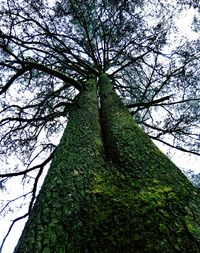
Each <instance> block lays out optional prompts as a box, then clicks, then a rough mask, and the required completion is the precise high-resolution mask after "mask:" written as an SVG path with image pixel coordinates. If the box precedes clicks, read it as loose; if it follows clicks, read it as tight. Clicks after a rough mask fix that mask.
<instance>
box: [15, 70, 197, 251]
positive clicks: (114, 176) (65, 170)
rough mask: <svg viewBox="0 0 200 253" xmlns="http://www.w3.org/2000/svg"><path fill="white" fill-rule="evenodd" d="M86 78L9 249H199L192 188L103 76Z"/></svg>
mask: <svg viewBox="0 0 200 253" xmlns="http://www.w3.org/2000/svg"><path fill="white" fill-rule="evenodd" d="M98 87H99V90H100V91H99V92H100V118H99V101H98V99H97V98H98V96H97V90H96V82H95V81H94V80H89V81H88V82H87V84H86V88H85V90H83V91H81V93H80V94H79V95H78V96H77V97H76V98H75V103H76V108H75V109H74V110H73V111H72V112H71V113H70V115H69V122H68V125H67V127H66V130H65V132H64V134H63V137H62V139H61V142H60V144H59V146H58V148H57V151H56V153H55V157H54V158H53V161H52V164H51V166H50V169H49V172H48V174H47V177H46V179H45V181H44V184H43V186H42V189H41V191H40V193H39V196H38V198H37V200H36V203H35V205H34V208H33V210H32V212H31V215H30V218H29V220H28V222H27V224H26V226H25V229H24V231H23V233H22V236H21V238H20V240H19V243H18V245H17V247H16V249H15V253H33V252H34V253H122V252H123V253H132V252H134V253H160V252H164V253H174V252H182V253H186V252H187V253H188V252H194V253H197V252H200V250H199V249H200V225H199V221H200V204H199V203H200V201H199V192H198V191H197V190H196V189H195V188H194V187H193V186H192V185H191V184H190V182H189V181H188V180H187V178H186V177H185V176H184V175H183V174H182V173H181V172H180V170H179V169H178V168H177V167H176V166H175V165H174V164H173V163H172V162H171V161H170V160H169V159H168V158H167V157H166V156H165V155H164V154H163V153H162V152H161V151H160V150H159V149H158V148H157V147H156V146H155V145H154V144H153V142H152V141H151V140H150V138H149V137H148V136H147V135H146V134H145V133H144V131H143V130H142V129H141V128H140V127H139V126H138V125H137V124H136V123H135V122H134V121H133V119H132V116H131V115H130V113H129V111H128V109H127V108H126V107H125V106H124V105H123V103H122V102H121V100H120V98H119V97H118V96H117V94H116V93H115V92H114V90H113V87H112V83H111V82H110V80H109V79H108V77H107V76H106V75H105V74H102V75H101V76H100V78H99V83H98Z"/></svg>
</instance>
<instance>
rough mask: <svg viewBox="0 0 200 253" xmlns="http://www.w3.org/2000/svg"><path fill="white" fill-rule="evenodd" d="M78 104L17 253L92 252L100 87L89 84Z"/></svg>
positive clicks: (99, 152) (98, 163)
mask: <svg viewBox="0 0 200 253" xmlns="http://www.w3.org/2000/svg"><path fill="white" fill-rule="evenodd" d="M74 102H75V104H76V108H75V109H74V110H73V111H72V112H71V114H70V115H69V122H68V124H67V127H66V130H65V132H64V134H63V137H62V139H61V141H60V144H59V146H58V148H57V151H56V153H55V157H54V158H53V161H52V164H51V166H50V169H49V171H48V174H47V176H46V179H45V181H44V183H43V186H42V189H41V191H40V193H39V196H38V198H37V200H36V203H35V205H34V208H33V210H32V212H31V215H30V217H29V219H28V221H27V224H26V226H25V229H24V231H23V233H22V236H21V238H20V240H19V242H18V245H17V247H16V248H15V253H65V252H69V253H73V252H87V251H86V250H84V249H85V247H86V239H87V240H88V241H90V239H89V238H88V236H90V233H89V231H86V230H85V229H86V228H87V226H86V225H87V224H86V222H87V220H88V218H87V216H88V214H87V212H88V210H89V205H90V201H91V199H90V195H91V193H90V192H89V191H88V189H89V185H90V181H91V177H92V175H93V173H94V170H96V169H98V167H101V166H102V151H103V145H102V141H101V135H100V126H99V108H98V100H97V90H96V82H95V81H94V80H89V81H88V82H87V86H86V89H85V90H84V91H82V92H81V93H80V94H79V95H78V96H77V97H76V98H75V101H74Z"/></svg>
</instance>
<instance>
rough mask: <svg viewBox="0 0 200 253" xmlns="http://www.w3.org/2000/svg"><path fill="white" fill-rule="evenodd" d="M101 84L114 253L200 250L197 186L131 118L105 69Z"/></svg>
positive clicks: (199, 213) (199, 206)
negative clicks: (115, 228)
mask: <svg viewBox="0 0 200 253" xmlns="http://www.w3.org/2000/svg"><path fill="white" fill-rule="evenodd" d="M99 87H100V95H101V122H102V136H103V140H104V149H105V151H106V158H107V160H108V161H109V162H110V163H112V164H113V166H114V167H116V171H117V172H116V173H115V174H116V175H117V174H118V177H117V178H116V175H115V177H114V181H115V185H116V188H115V190H114V191H115V192H116V194H114V191H113V196H112V197H111V199H112V201H113V203H114V201H115V203H116V204H114V205H113V206H111V200H108V203H109V202H110V204H108V208H109V209H112V210H113V211H111V212H112V214H113V216H114V214H115V213H117V211H116V210H117V208H118V209H119V208H120V209H119V210H121V214H120V211H118V213H117V215H116V218H115V219H116V220H117V221H118V222H119V224H118V229H119V230H121V236H120V237H119V238H118V240H119V242H120V243H121V245H120V243H119V244H118V247H119V248H118V251H117V252H135V253H136V252H138V253H142V252H147V253H149V252H152V253H153V252H154V253H155V252H165V253H167V252H169V253H172V252H200V204H199V203H200V201H199V191H198V190H197V189H196V188H194V187H193V186H192V185H191V183H190V182H189V181H188V179H187V178H186V177H185V176H184V175H183V174H182V172H181V171H180V170H179V169H178V168H177V167H176V166H175V165H174V164H173V163H172V162H171V161H170V160H169V159H168V158H167V157H166V156H165V155H164V154H163V153H162V152H161V151H160V150H159V149H158V148H157V147H156V146H155V145H154V143H153V142H152V141H151V140H150V138H149V137H148V135H147V134H145V133H144V131H143V130H142V129H141V128H140V127H139V126H138V125H137V124H136V123H135V122H134V121H133V119H132V117H131V115H130V113H129V111H128V109H127V108H126V107H125V106H124V104H123V103H122V101H121V100H120V99H119V97H118V96H117V94H116V93H115V92H114V90H113V87H112V83H111V82H110V80H109V79H108V77H107V76H106V75H105V74H103V75H102V76H101V77H100V80H99ZM116 197H117V199H116ZM119 202H121V203H120V204H121V206H119ZM116 242H117V240H116ZM123 247H124V249H123ZM112 252H114V251H112Z"/></svg>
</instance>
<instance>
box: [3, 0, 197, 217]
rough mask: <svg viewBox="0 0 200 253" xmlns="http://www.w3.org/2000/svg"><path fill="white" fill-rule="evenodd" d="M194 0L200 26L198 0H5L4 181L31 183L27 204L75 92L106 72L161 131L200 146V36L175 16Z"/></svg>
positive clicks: (155, 132)
mask: <svg viewBox="0 0 200 253" xmlns="http://www.w3.org/2000/svg"><path fill="white" fill-rule="evenodd" d="M190 9H192V10H193V12H194V22H193V26H192V29H193V30H194V31H196V32H198V29H199V26H198V22H199V14H198V13H199V10H200V5H199V3H198V2H197V1H195V0H194V1H192V0H188V1H179V0H177V1H164V0H154V1H151V0H145V1H140V0H136V1H129V0H122V1H114V0H112V1H108V0H101V1H99V0H85V1H80V0H70V1H65V0H60V1H54V2H50V1H45V0H40V1H32V0H20V1H17V0H7V1H1V7H0V17H1V19H0V72H1V78H0V96H1V99H0V110H1V111H0V112H1V114H0V127H1V133H0V142H1V150H0V159H1V162H2V164H3V165H4V164H6V163H7V162H8V165H5V166H4V167H2V170H1V175H0V177H1V181H0V187H1V188H4V187H6V183H7V181H8V180H9V179H11V178H13V177H14V176H20V177H22V181H23V183H24V184H31V191H30V192H28V193H26V194H27V195H26V194H24V195H23V196H27V197H30V204H29V207H28V212H27V214H28V213H29V212H30V210H31V209H32V206H33V203H34V200H35V196H36V189H37V185H38V181H39V178H40V176H41V174H42V172H43V170H44V168H45V167H47V165H48V164H49V162H50V161H51V159H52V157H53V155H54V152H55V150H56V144H57V141H55V136H57V135H58V136H60V133H61V132H62V131H63V130H64V128H65V126H66V124H67V120H68V112H69V111H70V110H71V109H72V108H73V107H74V103H73V98H74V97H75V95H76V94H77V93H79V92H80V91H82V90H84V89H85V88H86V85H87V82H86V80H88V79H89V78H90V77H95V78H96V79H98V78H99V76H100V74H101V73H104V72H105V73H107V74H108V75H109V77H110V79H111V80H112V82H113V84H114V88H115V90H116V91H117V93H118V94H119V95H120V97H121V98H122V100H123V101H124V103H125V104H126V105H127V107H128V108H129V109H130V111H131V114H132V115H133V117H134V118H135V120H136V121H137V122H138V123H139V124H140V126H141V127H142V128H144V129H145V131H146V132H147V133H148V135H149V136H150V137H151V138H152V139H154V140H157V141H159V142H161V143H164V144H166V145H168V146H170V147H172V148H175V149H177V150H180V151H183V152H186V153H189V154H193V155H197V156H199V155H200V152H199V150H200V133H199V130H198V129H199V125H200V121H199V120H200V81H199V76H200V75H199V59H200V53H199V52H200V50H199V49H200V43H199V38H196V39H194V40H192V39H190V38H186V37H183V36H181V35H180V34H179V31H178V27H177V25H176V21H177V19H178V18H179V16H180V15H181V13H182V12H183V10H186V11H187V10H190ZM13 156H16V157H18V159H19V160H20V161H21V162H22V163H20V164H19V165H18V166H13V165H12V164H9V159H10V157H13ZM9 205H10V202H8V203H6V208H4V207H3V208H2V212H7V207H9Z"/></svg>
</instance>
